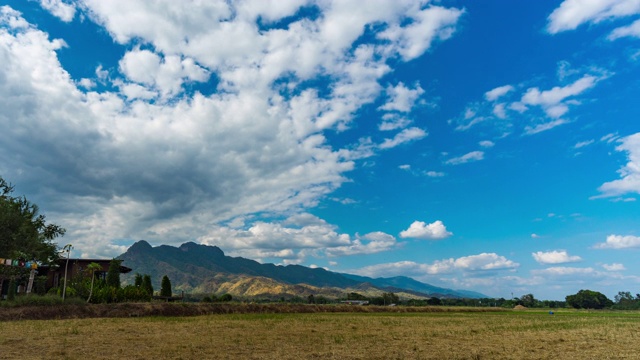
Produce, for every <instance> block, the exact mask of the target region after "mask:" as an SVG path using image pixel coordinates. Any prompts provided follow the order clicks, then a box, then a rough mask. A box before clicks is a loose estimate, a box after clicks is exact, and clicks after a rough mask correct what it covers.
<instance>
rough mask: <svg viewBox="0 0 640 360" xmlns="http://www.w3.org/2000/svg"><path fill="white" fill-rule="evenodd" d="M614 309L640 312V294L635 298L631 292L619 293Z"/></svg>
mask: <svg viewBox="0 0 640 360" xmlns="http://www.w3.org/2000/svg"><path fill="white" fill-rule="evenodd" d="M614 302H615V305H614V306H613V308H614V309H618V310H640V294H636V296H633V295H632V294H631V292H629V291H619V292H618V294H617V295H616V296H615V297H614Z"/></svg>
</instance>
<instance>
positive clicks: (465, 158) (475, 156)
mask: <svg viewBox="0 0 640 360" xmlns="http://www.w3.org/2000/svg"><path fill="white" fill-rule="evenodd" d="M483 159H484V151H472V152H470V153H466V154H464V155H462V156H459V157H454V158H451V159H449V160H447V161H446V162H445V164H448V165H460V164H466V163H468V162H472V161H480V160H483Z"/></svg>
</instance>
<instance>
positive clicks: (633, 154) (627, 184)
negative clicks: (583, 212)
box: [598, 133, 640, 197]
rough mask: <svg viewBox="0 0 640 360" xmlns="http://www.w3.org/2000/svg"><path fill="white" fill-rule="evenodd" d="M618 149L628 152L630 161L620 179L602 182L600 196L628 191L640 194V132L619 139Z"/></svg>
mask: <svg viewBox="0 0 640 360" xmlns="http://www.w3.org/2000/svg"><path fill="white" fill-rule="evenodd" d="M618 142H619V143H620V145H618V146H617V147H616V150H617V151H621V152H625V153H626V154H627V159H628V162H627V164H626V165H625V166H623V167H622V168H621V169H620V170H618V174H620V179H617V180H613V181H609V182H606V183H604V184H602V185H601V186H600V187H599V188H598V190H599V191H600V192H601V193H602V194H601V195H600V196H599V197H613V196H620V195H623V194H628V193H635V194H640V133H635V134H633V135H629V136H626V137H624V138H621V139H619V140H618Z"/></svg>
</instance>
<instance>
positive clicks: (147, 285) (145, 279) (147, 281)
mask: <svg viewBox="0 0 640 360" xmlns="http://www.w3.org/2000/svg"><path fill="white" fill-rule="evenodd" d="M142 290H144V291H145V292H146V293H147V294H149V295H150V296H153V284H151V275H149V274H144V275H143V276H142Z"/></svg>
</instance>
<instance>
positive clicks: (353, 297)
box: [347, 292, 367, 300]
mask: <svg viewBox="0 0 640 360" xmlns="http://www.w3.org/2000/svg"><path fill="white" fill-rule="evenodd" d="M347 300H367V297H366V296H364V295H361V294H358V293H355V292H352V293H348V294H347Z"/></svg>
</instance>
